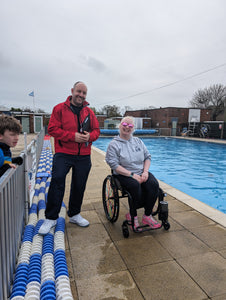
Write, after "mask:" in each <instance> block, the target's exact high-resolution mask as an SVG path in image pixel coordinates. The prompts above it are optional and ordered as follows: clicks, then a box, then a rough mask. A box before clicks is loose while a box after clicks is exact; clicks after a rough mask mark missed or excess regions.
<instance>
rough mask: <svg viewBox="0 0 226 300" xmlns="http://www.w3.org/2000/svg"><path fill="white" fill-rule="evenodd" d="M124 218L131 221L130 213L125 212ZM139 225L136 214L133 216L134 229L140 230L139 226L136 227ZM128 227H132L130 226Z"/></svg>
mask: <svg viewBox="0 0 226 300" xmlns="http://www.w3.org/2000/svg"><path fill="white" fill-rule="evenodd" d="M126 220H127V221H129V222H131V215H130V213H127V214H126ZM139 226H140V224H139V222H138V218H137V216H136V217H134V229H135V230H138V231H141V229H140V228H138V229H137V227H139ZM130 228H131V229H132V226H130Z"/></svg>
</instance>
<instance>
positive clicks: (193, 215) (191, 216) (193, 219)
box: [170, 210, 215, 228]
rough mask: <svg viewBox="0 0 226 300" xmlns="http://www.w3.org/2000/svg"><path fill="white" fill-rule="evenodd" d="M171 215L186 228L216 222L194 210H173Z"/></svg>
mask: <svg viewBox="0 0 226 300" xmlns="http://www.w3.org/2000/svg"><path fill="white" fill-rule="evenodd" d="M170 216H171V217H172V218H173V219H174V220H175V221H177V222H178V223H180V224H181V225H182V226H184V227H186V228H197V227H200V226H207V225H211V224H215V223H214V222H213V221H212V220H210V219H208V218H206V217H205V216H203V215H202V214H200V213H199V212H197V211H194V210H191V211H181V212H174V211H171V214H170Z"/></svg>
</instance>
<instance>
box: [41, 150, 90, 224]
mask: <svg viewBox="0 0 226 300" xmlns="http://www.w3.org/2000/svg"><path fill="white" fill-rule="evenodd" d="M71 168H72V177H71V190H70V198H69V208H68V216H69V217H72V216H74V215H76V214H78V213H80V211H81V206H82V201H83V195H84V192H85V188H86V182H87V179H88V175H89V171H90V169H91V159H90V155H77V156H76V155H70V154H64V153H56V154H55V155H54V157H53V168H52V179H51V182H50V186H49V191H48V196H47V205H46V210H45V216H46V218H47V219H52V220H56V219H57V218H58V214H59V212H60V209H61V205H62V201H63V198H64V192H65V180H66V175H67V174H68V172H69V171H70V169H71Z"/></svg>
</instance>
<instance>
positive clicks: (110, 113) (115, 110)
mask: <svg viewBox="0 0 226 300" xmlns="http://www.w3.org/2000/svg"><path fill="white" fill-rule="evenodd" d="M102 114H106V115H107V117H108V118H112V117H121V113H120V107H118V106H116V105H105V106H104V107H103V108H102Z"/></svg>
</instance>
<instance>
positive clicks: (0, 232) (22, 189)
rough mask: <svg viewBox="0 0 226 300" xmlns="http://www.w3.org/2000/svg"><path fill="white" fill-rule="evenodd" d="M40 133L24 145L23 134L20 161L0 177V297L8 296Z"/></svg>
mask: <svg viewBox="0 0 226 300" xmlns="http://www.w3.org/2000/svg"><path fill="white" fill-rule="evenodd" d="M44 134H45V132H44V130H42V131H41V132H40V133H39V134H38V136H37V137H36V138H35V139H34V140H32V142H31V143H30V144H29V145H28V146H27V144H26V134H25V149H24V151H23V152H22V153H21V157H22V158H23V160H24V161H23V164H22V165H21V166H18V167H17V168H16V169H9V170H7V171H6V173H5V174H3V176H2V177H1V178H0V266H1V269H0V299H4V300H5V299H7V298H8V297H9V293H10V286H11V284H12V281H13V274H14V271H15V267H16V259H17V255H18V251H19V247H20V243H21V237H22V234H23V228H24V226H25V224H26V223H27V220H28V210H29V208H30V203H31V202H30V198H31V196H32V188H33V187H32V186H31V184H30V182H31V180H32V178H33V177H35V174H36V168H37V164H36V162H38V161H39V157H40V154H41V150H42V145H43V140H44ZM34 161H35V164H34Z"/></svg>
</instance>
